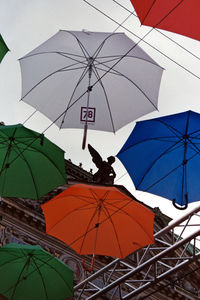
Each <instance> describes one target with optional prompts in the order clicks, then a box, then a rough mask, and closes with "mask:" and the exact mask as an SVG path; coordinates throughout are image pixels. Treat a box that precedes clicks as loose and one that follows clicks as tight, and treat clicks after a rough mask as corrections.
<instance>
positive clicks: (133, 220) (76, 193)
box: [42, 184, 154, 258]
mask: <svg viewBox="0 0 200 300" xmlns="http://www.w3.org/2000/svg"><path fill="white" fill-rule="evenodd" d="M42 210H43V212H44V215H45V220H46V232H47V233H48V234H50V235H52V236H54V237H56V238H58V239H60V240H62V241H63V242H64V243H66V244H67V245H69V246H70V247H71V248H73V249H74V250H75V251H76V252H77V253H78V254H80V255H86V254H93V255H95V254H97V255H107V256H112V257H118V258H125V257H126V256H127V255H129V254H130V253H132V252H134V251H135V250H137V249H139V248H141V247H144V246H146V245H148V244H152V243H154V237H153V222H154V213H153V212H152V211H151V210H149V209H148V208H146V207H145V206H143V205H141V204H140V203H138V202H137V201H134V200H133V199H131V198H130V197H128V196H126V195H125V194H123V193H122V192H120V191H119V190H118V189H117V188H115V187H105V186H94V185H86V184H76V185H73V186H70V187H69V188H67V189H66V190H65V191H64V192H62V193H61V194H59V195H57V196H56V197H55V198H53V199H51V200H50V201H48V202H47V203H45V204H43V205H42Z"/></svg>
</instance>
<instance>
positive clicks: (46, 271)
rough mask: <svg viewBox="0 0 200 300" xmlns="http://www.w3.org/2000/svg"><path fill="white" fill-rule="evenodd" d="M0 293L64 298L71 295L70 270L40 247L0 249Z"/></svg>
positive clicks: (15, 297) (31, 299) (20, 299)
mask: <svg viewBox="0 0 200 300" xmlns="http://www.w3.org/2000/svg"><path fill="white" fill-rule="evenodd" d="M0 278H1V280H0V293H1V294H2V295H4V296H6V297H7V298H8V299H9V300H46V299H48V300H64V299H65V298H67V297H73V271H72V270H71V269H69V268H68V267H67V265H65V264H64V263H63V262H62V261H61V260H59V259H57V258H56V257H54V256H52V255H50V254H49V253H48V252H46V251H44V250H43V249H42V248H41V247H40V246H30V245H19V244H15V243H11V244H7V245H5V246H3V247H2V248H0Z"/></svg>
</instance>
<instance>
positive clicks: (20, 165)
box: [0, 124, 66, 199]
mask: <svg viewBox="0 0 200 300" xmlns="http://www.w3.org/2000/svg"><path fill="white" fill-rule="evenodd" d="M65 183H66V173H65V162H64V151H63V150H61V149H60V148H59V147H58V146H56V145H55V144H54V143H52V142H51V141H50V140H48V139H47V138H45V137H44V135H42V134H40V133H38V132H35V131H33V130H30V129H28V128H26V127H25V126H23V125H22V124H17V125H9V126H0V196H4V197H21V198H30V199H39V198H40V197H42V196H43V195H45V194H47V193H48V192H49V191H51V190H53V189H55V188H56V187H58V186H60V185H63V184H65Z"/></svg>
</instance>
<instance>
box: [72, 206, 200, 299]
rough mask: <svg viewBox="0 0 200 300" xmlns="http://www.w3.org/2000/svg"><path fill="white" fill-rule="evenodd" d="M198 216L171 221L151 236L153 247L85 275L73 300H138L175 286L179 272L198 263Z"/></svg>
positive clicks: (191, 214) (195, 212) (193, 212)
mask: <svg viewBox="0 0 200 300" xmlns="http://www.w3.org/2000/svg"><path fill="white" fill-rule="evenodd" d="M199 212H200V206H198V207H196V208H194V209H193V210H191V211H190V212H188V213H186V214H185V215H184V216H183V217H181V218H179V219H177V220H175V221H172V222H171V224H169V225H168V226H166V227H165V228H163V229H162V230H160V231H159V232H157V233H155V234H154V239H155V244H153V245H149V246H148V247H146V248H143V249H142V250H141V249H140V250H138V251H136V252H135V253H133V254H131V255H130V256H129V257H128V258H127V259H126V261H125V260H120V259H113V260H112V261H111V262H110V263H109V264H107V265H106V266H104V267H103V268H101V269H99V270H97V271H96V272H95V273H93V274H92V275H91V274H87V278H86V279H85V280H83V281H82V282H80V283H79V284H77V285H76V286H75V287H74V290H75V298H76V299H78V300H79V299H87V300H90V299H97V298H98V297H100V296H104V297H105V299H106V298H107V299H111V300H112V299H139V298H140V297H141V296H142V299H145V298H146V297H148V296H146V294H147V293H148V289H150V288H152V287H154V289H155V288H156V290H158V289H159V288H162V287H163V284H164V286H167V285H173V284H174V286H175V285H176V283H177V282H178V280H179V279H180V278H179V271H180V270H183V268H184V270H185V267H186V266H187V265H189V264H192V262H195V261H198V260H199V261H200V250H199V249H198V244H200V239H198V237H199V236H200V218H199V217H200V214H199ZM191 228H192V230H191ZM199 248H200V247H199ZM199 268H200V265H199ZM193 271H195V270H193ZM184 275H185V276H186V274H185V273H184ZM160 283H162V284H160ZM156 290H155V292H156ZM144 292H145V293H144ZM149 293H152V289H151V292H149ZM149 295H150V294H149ZM133 297H134V298H133Z"/></svg>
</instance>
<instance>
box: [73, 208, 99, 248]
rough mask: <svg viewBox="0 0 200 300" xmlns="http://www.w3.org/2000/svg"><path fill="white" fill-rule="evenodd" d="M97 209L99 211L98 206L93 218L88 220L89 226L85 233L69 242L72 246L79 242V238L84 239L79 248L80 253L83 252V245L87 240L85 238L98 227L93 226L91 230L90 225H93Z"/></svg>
mask: <svg viewBox="0 0 200 300" xmlns="http://www.w3.org/2000/svg"><path fill="white" fill-rule="evenodd" d="M97 211H98V207H96V209H95V211H94V213H93V215H92V216H91V218H90V220H89V222H88V225H87V227H86V230H85V233H84V234H82V235H81V236H80V237H78V238H76V239H75V240H74V241H73V242H72V243H70V244H69V246H71V245H73V244H74V243H75V242H77V241H78V240H80V239H82V241H81V246H80V249H79V252H80V253H81V251H82V248H83V245H84V242H85V239H86V236H87V234H88V233H89V232H90V231H91V230H94V229H96V227H93V228H91V229H90V230H89V227H90V225H91V223H92V221H93V219H94V217H95V216H96V213H97Z"/></svg>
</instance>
